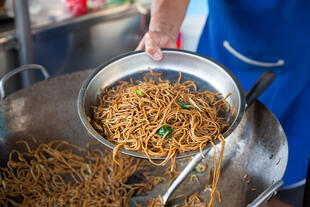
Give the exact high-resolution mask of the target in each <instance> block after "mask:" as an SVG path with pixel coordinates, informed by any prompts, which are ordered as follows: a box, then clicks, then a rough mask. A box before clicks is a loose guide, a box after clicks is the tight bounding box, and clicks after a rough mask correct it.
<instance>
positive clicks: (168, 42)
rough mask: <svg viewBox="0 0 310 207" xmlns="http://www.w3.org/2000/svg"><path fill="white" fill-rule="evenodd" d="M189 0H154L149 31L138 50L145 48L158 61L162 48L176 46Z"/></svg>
mask: <svg viewBox="0 0 310 207" xmlns="http://www.w3.org/2000/svg"><path fill="white" fill-rule="evenodd" d="M188 3H189V0H152V5H151V22H150V26H149V31H148V32H147V33H146V34H145V35H144V37H143V38H142V40H141V42H140V43H139V45H138V47H137V49H136V50H145V51H146V53H147V54H148V55H149V56H150V57H151V58H152V59H153V60H156V61H159V60H161V58H162V53H161V50H160V48H176V40H177V37H178V34H179V31H180V28H181V25H182V22H183V19H184V16H185V13H186V10H187V7H188Z"/></svg>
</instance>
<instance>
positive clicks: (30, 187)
mask: <svg viewBox="0 0 310 207" xmlns="http://www.w3.org/2000/svg"><path fill="white" fill-rule="evenodd" d="M23 143H24V144H25V147H26V149H28V150H27V152H20V151H17V150H12V151H11V152H10V155H9V161H8V162H7V167H6V168H0V175H1V177H0V206H55V207H57V206H108V207H112V206H115V207H119V206H128V202H129V199H130V197H131V196H132V195H133V194H134V193H135V194H141V193H142V192H144V191H147V190H150V188H151V187H152V183H151V182H148V181H147V180H146V181H144V183H131V184H128V183H127V182H128V179H129V178H130V176H132V175H133V174H134V173H135V172H136V171H138V170H143V169H144V168H145V165H144V164H143V162H141V160H138V159H134V158H132V157H128V156H125V155H118V156H117V159H118V161H119V163H120V165H118V164H116V163H115V162H113V160H112V154H111V153H109V154H107V153H104V151H103V150H101V149H100V148H99V146H97V145H95V144H92V143H90V144H88V149H86V148H81V147H78V146H76V145H73V144H69V143H68V142H65V141H52V142H50V143H49V144H41V145H39V146H38V147H37V148H36V149H30V147H29V145H28V143H27V142H23Z"/></svg>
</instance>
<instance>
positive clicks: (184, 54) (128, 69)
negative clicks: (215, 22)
mask: <svg viewBox="0 0 310 207" xmlns="http://www.w3.org/2000/svg"><path fill="white" fill-rule="evenodd" d="M149 67H150V68H152V69H153V70H159V71H161V72H162V78H163V79H168V80H170V81H171V82H176V80H177V78H178V76H179V71H180V72H182V81H185V80H194V81H195V83H196V84H197V87H198V90H210V91H213V92H220V93H221V94H222V95H223V96H226V95H227V94H229V93H231V95H230V96H229V97H228V98H227V99H226V101H227V102H228V103H229V104H230V105H231V106H232V107H233V110H232V111H234V112H235V113H232V114H231V113H230V114H226V115H225V117H226V119H227V122H228V123H230V127H229V129H228V130H227V131H226V132H225V133H224V134H223V136H224V137H225V138H227V137H229V135H230V134H231V133H232V132H233V131H234V130H235V129H236V128H237V127H238V125H239V123H240V121H241V119H242V117H243V114H244V112H245V109H246V107H247V106H248V105H250V104H251V103H252V102H253V100H255V99H256V98H257V97H258V96H259V95H260V93H261V92H263V90H264V89H265V88H266V87H267V86H268V85H269V84H270V83H271V81H272V80H273V79H274V77H275V76H274V74H273V73H271V72H270V73H266V74H264V77H262V78H261V79H260V81H259V82H257V84H256V86H255V87H253V88H252V90H251V91H250V92H249V93H248V95H247V96H245V92H244V91H243V90H242V87H241V85H240V83H239V81H238V80H237V78H236V77H235V76H234V75H233V74H232V73H231V72H230V71H229V70H228V69H227V68H226V67H224V66H223V65H221V64H220V63H218V62H216V61H215V60H212V59H210V58H208V57H205V56H201V55H198V54H197V53H193V52H188V51H182V50H172V49H169V50H168V49H165V50H163V59H162V60H161V61H160V62H155V61H152V60H151V59H150V58H149V57H148V56H147V54H146V53H145V52H144V51H139V52H131V53H127V54H125V55H122V56H120V57H117V58H115V59H113V60H111V61H109V62H106V63H104V64H103V65H101V66H99V67H98V68H97V69H96V71H94V72H93V73H92V74H91V75H90V76H89V77H88V78H87V79H86V81H85V82H84V84H83V86H82V87H81V90H80V93H79V97H78V102H77V106H78V112H79V115H80V119H81V121H82V123H83V125H84V126H85V128H86V129H87V131H88V133H89V134H90V135H91V136H92V137H94V138H96V139H97V140H98V141H100V142H101V143H103V144H104V145H106V146H108V147H110V148H112V149H114V148H115V146H116V145H115V144H114V143H112V142H110V141H108V140H107V139H106V138H105V137H103V136H101V135H100V134H99V133H97V131H96V130H95V129H94V128H93V127H92V126H91V125H90V123H89V122H88V120H87V118H86V117H87V116H90V117H91V116H92V111H91V105H96V104H97V94H99V93H100V88H105V87H108V86H111V85H115V84H117V83H118V82H119V81H120V80H128V79H129V77H131V78H132V79H133V80H143V77H144V76H145V75H147V73H148V71H149V69H148V68H149ZM208 147H211V146H208ZM119 151H120V152H122V153H125V154H128V155H131V156H135V157H140V158H147V157H146V155H145V154H144V153H140V152H134V151H129V150H126V149H122V148H121V149H120V150H119ZM197 152H198V151H193V152H187V153H182V154H178V155H177V158H182V157H187V156H191V155H194V154H197ZM152 159H164V158H159V157H152Z"/></svg>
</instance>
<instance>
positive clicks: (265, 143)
mask: <svg viewBox="0 0 310 207" xmlns="http://www.w3.org/2000/svg"><path fill="white" fill-rule="evenodd" d="M91 72H92V70H88V71H82V72H77V73H73V74H70V75H63V76H59V77H55V78H50V79H47V80H45V81H42V82H40V83H37V84H35V85H33V86H31V87H29V88H26V89H22V90H20V91H18V92H16V93H14V94H12V95H10V96H8V97H6V98H4V99H3V100H1V101H0V163H1V166H4V165H5V164H6V161H7V159H8V154H9V152H10V151H11V150H12V149H14V148H17V146H16V145H15V142H16V141H17V140H20V139H24V140H31V136H34V137H36V139H37V140H38V142H39V143H47V142H49V141H51V140H53V139H64V140H67V141H70V142H72V143H75V144H77V145H80V146H85V145H86V143H88V142H89V141H94V139H92V138H89V136H88V135H87V132H86V130H85V129H84V127H83V125H82V123H81V121H80V120H79V116H78V112H77V108H76V100H77V97H78V92H79V89H80V87H81V85H82V82H83V81H84V80H85V79H86V77H87V76H88V75H89V74H90V73H91ZM1 85H3V82H1V83H0V86H1ZM231 136H232V137H235V138H234V139H231V140H234V141H232V142H231V143H230V144H231V146H233V148H234V150H231V151H228V153H229V158H230V159H229V160H230V161H229V162H225V163H224V164H223V168H222V173H221V178H220V181H219V184H218V189H219V190H220V191H221V193H222V202H221V203H218V202H217V201H216V204H215V205H216V206H230V207H234V206H236V207H240V206H246V205H247V204H248V203H250V202H252V201H253V200H254V199H255V198H256V197H257V196H259V195H260V194H261V193H262V192H263V191H264V190H265V189H266V188H268V187H269V186H271V185H272V184H273V183H274V182H276V181H278V180H281V179H282V177H283V174H284V172H285V168H286V164H287V159H288V146H287V140H286V136H285V133H284V131H283V129H282V127H281V125H280V123H279V122H278V120H277V119H276V118H275V117H274V115H273V114H272V113H271V112H270V111H269V110H268V109H267V108H266V107H265V106H264V105H263V104H262V103H260V102H259V101H256V102H255V103H254V104H252V105H251V106H250V107H249V108H248V110H247V111H246V112H245V114H244V116H243V119H242V120H241V122H240V127H239V130H237V131H234V132H233V133H232V134H231ZM228 144H229V143H228ZM107 150H109V149H108V148H107ZM137 159H138V158H137ZM180 162H181V163H180V164H179V166H182V165H183V166H184V165H185V164H186V163H187V162H188V159H187V160H180ZM156 169H157V170H155V171H153V173H154V174H156V173H158V172H160V171H162V170H163V169H162V168H156ZM245 174H248V177H249V179H250V180H251V183H250V184H248V183H247V182H246V179H244V178H243V177H244V175H245ZM206 177H207V175H206V174H201V175H199V181H197V180H196V179H189V181H188V182H185V183H184V185H182V186H180V188H179V189H178V190H177V191H176V192H175V193H176V195H177V194H179V193H184V194H190V193H192V192H194V191H196V190H198V189H200V190H202V189H204V186H205V180H206ZM167 185H168V184H167V183H164V184H162V185H161V186H158V187H156V188H154V190H152V191H151V192H149V193H148V194H149V195H158V194H163V192H165V191H166V189H167ZM252 188H256V190H255V191H253V190H252ZM201 196H202V197H203V198H204V199H206V200H208V198H209V197H208V196H209V193H206V192H202V193H201Z"/></svg>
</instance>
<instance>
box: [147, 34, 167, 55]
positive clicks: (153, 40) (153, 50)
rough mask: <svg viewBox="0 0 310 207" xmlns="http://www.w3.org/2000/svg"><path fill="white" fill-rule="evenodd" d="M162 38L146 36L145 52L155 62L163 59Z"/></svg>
mask: <svg viewBox="0 0 310 207" xmlns="http://www.w3.org/2000/svg"><path fill="white" fill-rule="evenodd" d="M159 42H160V38H159V37H158V35H156V34H153V33H148V34H146V36H145V51H146V53H147V54H148V55H149V56H150V57H151V58H152V59H153V60H155V61H160V60H161V59H162V57H163V54H162V52H161V49H160V47H159Z"/></svg>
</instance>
